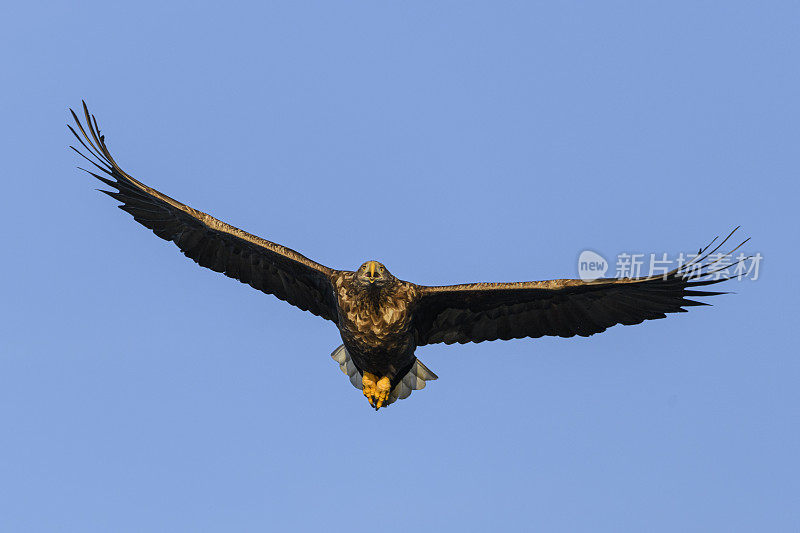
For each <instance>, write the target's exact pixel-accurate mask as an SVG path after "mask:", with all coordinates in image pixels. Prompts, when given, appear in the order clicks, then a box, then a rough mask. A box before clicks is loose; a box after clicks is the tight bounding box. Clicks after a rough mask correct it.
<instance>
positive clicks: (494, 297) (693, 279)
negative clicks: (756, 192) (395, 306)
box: [415, 228, 749, 346]
mask: <svg viewBox="0 0 800 533" xmlns="http://www.w3.org/2000/svg"><path fill="white" fill-rule="evenodd" d="M737 229H738V228H737ZM735 231H736V230H734V232H735ZM731 235H733V232H731ZM731 235H728V237H727V238H726V239H725V240H723V241H722V243H720V244H719V246H717V248H715V249H714V250H712V251H711V252H708V248H709V247H710V245H709V246H707V247H706V248H705V249H701V250H700V252H699V253H698V256H697V258H696V259H695V260H694V261H692V262H689V263H687V264H685V265H682V266H681V267H679V268H676V269H675V270H672V271H671V272H669V273H667V274H665V275H660V276H650V277H644V278H620V279H614V278H606V279H597V280H594V281H583V280H580V279H557V280H550V281H530V282H520V283H473V284H467V285H449V286H441V287H426V286H417V287H416V289H417V293H418V300H417V307H416V313H415V318H416V324H415V325H416V331H417V344H418V345H420V346H422V345H424V344H433V343H440V342H443V343H445V344H453V343H456V342H458V343H462V344H463V343H467V342H482V341H490V340H496V339H502V340H507V339H520V338H524V337H542V336H544V335H553V336H559V337H572V336H575V335H580V336H582V337H588V336H589V335H593V334H595V333H600V332H601V331H605V330H606V329H607V328H609V327H611V326H613V325H615V324H626V325H627V324H639V323H641V322H643V321H645V320H652V319H656V318H664V317H665V316H666V313H678V312H685V311H686V309H684V307H689V306H694V305H708V304H706V303H703V302H698V301H695V300H692V299H690V298H695V297H701V296H714V295H717V294H724V293H723V292H714V291H705V290H696V288H697V287H701V286H704V285H712V284H715V283H719V282H722V281H725V280H726V279H728V278H729V276H728V275H725V273H724V272H723V270H724V269H721V268H719V262H720V259H719V258H717V259H715V260H713V261H712V260H710V256H711V254H713V253H714V252H716V250H718V249H719V247H720V246H722V245H723V244H724V243H725V241H727V240H728V238H730V236H731ZM748 240H749V239H748ZM744 242H747V241H744ZM744 242H743V243H742V244H744ZM712 243H713V241H712ZM742 244H740V245H739V246H737V247H736V248H734V249H733V250H731V252H728V254H725V255H724V257H727V256H729V255H730V254H732V253H733V252H734V251H735V250H737V249H738V248H739V247H740V246H742ZM728 268H730V266H729V267H728ZM715 269H717V270H715Z"/></svg>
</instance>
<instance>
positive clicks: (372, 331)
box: [69, 103, 747, 409]
mask: <svg viewBox="0 0 800 533" xmlns="http://www.w3.org/2000/svg"><path fill="white" fill-rule="evenodd" d="M83 111H84V116H85V119H86V128H84V126H83V124H81V121H80V120H79V119H78V116H77V115H76V114H75V113H74V112H72V116H73V118H74V119H75V124H76V127H77V131H76V130H75V129H73V128H72V127H71V126H69V128H70V130H71V131H72V133H73V134H74V135H75V137H76V138H77V139H78V141H79V142H80V143H81V145H82V146H83V148H84V149H85V150H86V151H87V152H88V153H87V154H84V153H82V152H81V151H79V150H77V149H75V148H74V147H73V149H74V150H75V151H76V152H78V153H79V154H80V155H81V156H83V157H84V158H85V159H86V160H87V161H89V162H90V163H91V164H92V165H94V166H95V167H96V168H97V169H99V170H100V171H101V174H97V173H95V172H91V171H88V170H87V172H89V173H90V174H92V175H93V176H94V177H96V178H97V179H99V180H100V181H102V182H104V183H105V184H107V185H108V186H110V187H112V188H114V189H116V191H102V192H104V193H106V194H108V195H109V196H111V197H112V198H114V199H116V200H118V201H119V202H121V203H122V205H120V206H119V207H120V208H121V209H123V210H125V211H127V212H128V213H130V214H131V215H132V216H133V218H134V219H135V220H136V221H137V222H139V223H140V224H142V225H143V226H145V227H147V228H149V229H151V230H152V231H153V233H155V234H156V235H157V236H159V237H161V238H162V239H165V240H168V241H172V242H174V243H175V244H176V245H177V246H178V248H180V250H181V251H182V252H183V254H184V255H186V256H187V257H189V258H190V259H192V260H193V261H195V262H196V263H198V264H199V265H200V266H204V267H207V268H210V269H212V270H215V271H217V272H222V273H224V274H225V275H226V276H228V277H231V278H235V279H238V280H239V281H241V282H242V283H247V284H248V285H250V286H252V287H253V288H255V289H258V290H260V291H262V292H264V293H267V294H273V295H275V296H277V297H278V298H280V299H281V300H284V301H286V302H288V303H290V304H292V305H294V306H297V307H299V308H300V309H303V310H305V311H310V312H311V313H313V314H315V315H317V316H321V317H322V318H325V319H327V320H330V321H332V322H334V323H335V324H336V325H337V327H338V328H339V332H340V334H341V338H342V341H343V344H342V346H340V347H339V348H337V349H336V350H334V352H333V354H331V355H332V357H333V358H334V359H335V360H336V361H337V362H338V363H339V365H340V367H341V369H342V370H343V371H344V372H345V373H347V374H348V376H349V377H350V380H351V382H352V383H353V385H354V386H356V387H357V388H359V389H362V390H363V391H364V395H365V396H367V399H368V400H369V402H370V404H371V405H372V406H373V407H374V408H375V409H379V408H380V407H383V406H386V405H389V404H391V403H392V402H394V401H395V400H396V399H402V398H406V397H407V396H408V395H409V394H411V391H412V390H416V389H421V388H423V387H424V386H425V382H426V381H429V380H432V379H436V375H435V374H433V372H431V371H430V370H428V369H427V367H425V365H423V364H422V363H421V362H420V361H419V360H417V358H416V357H415V355H414V352H415V350H416V348H417V347H418V346H423V345H426V344H433V343H445V344H452V343H466V342H482V341H490V340H496V339H503V340H506V339H519V338H524V337H541V336H544V335H554V336H560V337H572V336H574V335H580V336H584V337H588V336H589V335H593V334H595V333H599V332H601V331H605V330H606V329H607V328H609V327H611V326H613V325H615V324H639V323H641V322H643V321H645V320H651V319H656V318H664V317H665V316H666V314H667V313H677V312H685V311H686V310H685V309H684V308H685V307H689V306H695V305H707V304H705V303H702V302H698V301H696V300H693V299H691V298H696V297H704V296H713V295H717V294H723V293H721V292H714V291H707V290H698V288H699V287H703V286H706V285H712V284H715V283H719V282H721V281H725V279H726V278H725V277H724V276H723V277H717V278H716V279H715V278H713V277H711V276H710V274H714V272H715V271H714V270H713V269H714V263H715V262H714V261H709V259H708V258H709V256H710V255H711V254H712V253H714V252H716V251H717V250H718V249H719V247H720V246H722V245H723V244H724V242H725V241H727V239H728V238H730V235H729V236H728V237H727V238H726V239H724V240H723V241H722V243H720V244H719V245H718V246H717V248H715V249H714V250H711V251H708V248H709V247H710V245H709V247H706V248H705V249H704V250H701V251H700V256H698V258H697V259H696V260H695V261H694V262H692V263H690V264H687V265H684V266H682V267H680V268H677V269H675V270H673V271H671V272H669V273H668V274H666V275H663V276H652V277H645V278H634V279H629V278H624V279H598V280H595V281H583V280H576V279H560V280H551V281H530V282H520V283H473V284H468V285H450V286H441V287H428V286H423V285H416V284H414V283H410V282H407V281H402V280H399V279H397V278H396V277H394V276H393V275H392V274H390V273H389V271H388V270H387V269H386V267H385V266H383V265H382V264H380V263H378V262H377V261H368V262H366V263H364V264H363V265H362V266H361V267H360V268H359V269H358V270H356V271H355V272H352V271H347V270H335V269H332V268H329V267H326V266H324V265H321V264H319V263H316V262H314V261H312V260H310V259H308V258H307V257H305V256H303V255H301V254H299V253H297V252H295V251H294V250H291V249H289V248H286V247H284V246H281V245H279V244H275V243H273V242H270V241H268V240H265V239H262V238H260V237H256V236H255V235H251V234H249V233H247V232H244V231H242V230H240V229H238V228H235V227H233V226H230V225H228V224H226V223H224V222H221V221H219V220H217V219H215V218H214V217H212V216H210V215H208V214H206V213H203V212H201V211H197V210H196V209H192V208H191V207H189V206H186V205H184V204H182V203H180V202H178V201H176V200H173V199H172V198H170V197H169V196H167V195H165V194H162V193H160V192H158V191H157V190H155V189H152V188H150V187H148V186H147V185H144V184H143V183H141V182H139V181H137V180H136V179H134V178H133V177H131V176H130V175H128V174H127V173H125V171H123V170H122V169H121V168H120V167H119V165H117V163H116V162H115V161H114V159H113V158H112V157H111V154H110V153H109V151H108V148H107V147H106V144H105V138H104V137H103V136H102V135H100V130H99V128H98V127H97V121H96V120H95V118H94V116H92V115H90V114H89V111H88V110H87V108H86V104H85V103H84V104H83ZM87 130H88V131H87ZM92 157H93V158H94V159H92ZM734 231H736V230H734ZM732 234H733V232H731V235H732ZM745 242H747V241H745ZM742 244H744V243H742ZM739 246H741V244H740V245H739ZM736 249H738V247H736V248H735V249H734V250H736ZM734 250H731V252H729V254H730V253H732V252H733V251H734Z"/></svg>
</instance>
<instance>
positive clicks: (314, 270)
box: [69, 103, 339, 322]
mask: <svg viewBox="0 0 800 533" xmlns="http://www.w3.org/2000/svg"><path fill="white" fill-rule="evenodd" d="M70 111H72V110H70ZM83 112H84V115H85V118H86V128H85V129H84V127H83V125H82V124H81V121H80V120H78V117H77V115H75V112H74V111H72V117H73V118H74V119H75V125H76V127H77V128H78V131H80V135H79V134H78V132H77V131H75V129H73V128H72V127H71V126H69V129H70V130H71V131H72V133H73V134H74V135H75V137H76V138H77V139H78V141H80V143H81V144H82V145H83V148H84V149H85V150H86V151H87V152H88V154H84V153H81V151H79V150H77V149H75V148H74V147H72V148H73V150H75V151H76V152H78V154H80V155H81V156H83V157H84V158H85V159H86V160H87V161H89V162H90V163H91V164H93V165H94V166H95V167H96V168H97V169H99V170H100V171H101V172H102V174H104V175H100V174H97V173H94V172H89V173H90V174H92V175H93V176H94V177H95V178H97V179H99V180H100V181H102V182H103V183H105V184H106V185H109V186H110V187H113V188H114V189H116V192H112V191H102V192H104V193H106V194H108V195H109V196H111V197H112V198H114V199H116V200H118V201H120V202H121V203H122V205H121V206H119V207H120V209H123V210H124V211H127V212H128V213H130V214H131V215H133V218H134V219H135V220H136V222H138V223H139V224H141V225H143V226H145V227H146V228H149V229H150V230H152V231H153V233H155V234H156V235H158V236H159V237H161V238H162V239H165V240H168V241H172V242H174V243H175V244H176V245H177V246H178V248H180V250H181V251H182V252H183V254H184V255H185V256H186V257H188V258H190V259H192V260H193V261H194V262H196V263H197V264H199V265H200V266H203V267H206V268H210V269H211V270H214V271H216V272H223V273H224V274H225V275H226V276H228V277H231V278H235V279H238V280H239V281H241V282H242V283H247V284H249V285H250V286H252V287H253V288H255V289H258V290H260V291H262V292H265V293H267V294H273V295H275V296H277V297H278V298H280V299H281V300H284V301H286V302H288V303H290V304H292V305H294V306H296V307H299V308H300V309H303V310H304V311H310V312H312V313H314V314H315V315H318V316H321V317H323V318H326V319H328V320H332V321H334V322H336V321H337V320H338V311H337V309H338V308H337V303H336V296H335V295H334V291H333V285H332V279H333V277H335V276H337V275H338V274H339V271H337V270H334V269H332V268H328V267H326V266H325V265H321V264H319V263H316V262H314V261H312V260H311V259H309V258H307V257H305V256H303V255H301V254H299V253H297V252H295V251H294V250H291V249H289V248H286V247H285V246H281V245H279V244H275V243H274V242H270V241H268V240H266V239H262V238H260V237H256V236H255V235H251V234H249V233H247V232H245V231H242V230H240V229H239V228H235V227H233V226H231V225H229V224H226V223H225V222H222V221H221V220H217V219H216V218H214V217H212V216H211V215H208V214H206V213H203V212H202V211H198V210H197V209H193V208H191V207H189V206H188V205H184V204H182V203H180V202H178V201H177V200H174V199H172V198H170V197H169V196H167V195H166V194H163V193H161V192H159V191H157V190H155V189H153V188H152V187H148V186H147V185H145V184H144V183H142V182H140V181H138V180H136V179H134V178H133V177H132V176H130V175H129V174H128V173H126V172H125V171H124V170H122V169H121V168H120V166H119V165H118V164H117V162H116V161H114V158H113V157H111V153H110V152H109V151H108V148H107V147H106V142H105V138H104V136H103V135H100V129H99V128H98V127H97V121H96V120H95V118H94V116H93V115H90V114H89V111H88V109H87V108H86V103H84V104H83ZM86 130H88V134H87V131H86ZM91 156H94V158H95V160H92V159H90V157H91ZM87 172H88V171H87Z"/></svg>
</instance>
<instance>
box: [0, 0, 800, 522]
mask: <svg viewBox="0 0 800 533" xmlns="http://www.w3.org/2000/svg"><path fill="white" fill-rule="evenodd" d="M798 20H800V6H798V3H797V2H768V3H761V4H757V3H752V2H719V3H711V2H669V3H664V2H585V3H574V2H573V3H565V2H541V3H535V2H481V3H477V2H402V3H401V2H326V3H298V2H281V3H275V2H264V3H262V2H259V3H257V4H256V3H253V4H235V3H234V4H230V5H225V6H224V7H223V6H222V4H217V3H214V4H205V5H203V4H202V3H197V2H185V3H173V2H139V3H128V5H127V6H126V7H119V6H114V5H113V4H109V3H107V2H93V3H91V4H90V3H81V4H80V5H76V4H75V3H73V2H54V3H45V4H37V5H34V4H33V3H19V2H18V3H16V4H15V5H14V6H11V7H7V8H6V9H5V13H4V21H3V22H2V25H3V31H2V32H0V40H1V41H2V42H1V43H0V44H2V47H1V48H0V50H2V52H0V54H2V71H3V78H4V81H3V83H2V86H0V93H1V94H2V102H3V118H4V121H5V128H4V129H5V132H6V133H5V135H4V136H3V139H4V140H3V143H2V144H3V167H4V169H3V174H4V176H5V179H4V180H3V194H2V195H1V196H0V217H2V228H3V230H2V235H3V244H4V246H3V250H4V251H3V254H2V257H3V261H2V263H3V266H2V272H3V276H2V277H3V282H2V295H3V301H4V304H3V305H2V306H0V324H2V325H0V329H2V335H0V425H1V427H2V436H1V437H0V530H2V531H14V532H17V531H78V532H94V531H98V532H107V531H120V532H123V531H132V532H133V531H136V532H138V531H148V532H160V531H164V532H174V531H197V532H199V531H203V532H205V531H269V530H273V531H274V530H277V529H274V528H280V529H282V530H297V531H308V530H313V529H315V528H316V530H325V531H345V530H348V531H359V530H365V531H366V530H369V529H376V530H380V531H384V532H393V531H409V530H411V529H416V530H421V531H426V530H437V531H443V530H458V531H486V530H487V528H493V527H497V528H501V527H502V528H506V529H508V530H511V531H515V530H517V531H519V530H529V531H533V530H538V531H593V532H596V531H797V530H798V529H800V506H799V505H798V498H800V481H799V480H800V471H799V470H800V469H799V468H798V466H799V460H798V449H800V435H799V433H798V427H799V426H798V423H800V392H799V391H798V383H799V380H798V378H799V377H800V355H798V350H797V346H796V342H795V340H794V333H795V332H796V328H797V324H798V307H797V303H796V298H797V296H798V281H797V279H798V278H797V266H798V264H800V253H798V249H797V231H798V223H797V198H798V192H800V191H799V189H800V187H798V178H800V164H799V162H798V143H799V142H800V127H799V126H798V124H799V123H800V121H799V119H800V113H798V111H800V105H799V104H798V94H800V77H799V75H798V65H800V53H799V52H800V37H798V35H800V27H799V26H798ZM82 98H85V99H86V100H87V102H88V103H89V104H90V106H91V109H92V111H93V112H94V113H95V114H96V115H97V117H98V120H99V122H100V125H101V128H103V131H104V133H105V134H106V136H107V139H108V142H109V145H110V147H111V149H112V151H113V152H114V155H115V156H116V159H117V160H118V161H119V162H120V163H121V164H122V166H123V167H124V168H126V169H127V170H128V171H130V172H131V173H132V174H133V175H134V176H136V177H138V178H139V179H141V180H143V181H145V182H146V183H148V184H150V185H152V186H155V187H156V188H158V189H160V190H161V191H163V192H165V193H167V194H169V195H171V196H173V197H176V198H177V199H179V200H181V201H183V202H185V203H188V204H190V205H192V206H194V207H196V208H199V209H202V210H204V211H208V212H211V213H213V214H214V215H215V216H217V217H218V218H221V219H223V220H225V221H227V222H230V223H232V224H234V225H236V226H239V227H241V228H244V229H246V230H248V231H250V232H252V233H256V234H258V235H261V236H264V237H266V238H269V239H271V240H274V241H277V242H279V243H283V244H286V245H288V246H291V247H293V248H296V249H297V250H299V251H301V252H302V253H304V254H306V255H308V256H310V257H312V258H314V259H316V260H318V261H320V262H322V263H325V264H327V265H330V266H332V267H336V268H355V267H357V266H358V265H359V264H360V263H361V262H362V261H364V260H366V259H373V258H374V259H379V260H381V261H382V262H384V263H385V264H386V265H387V266H388V267H389V269H390V270H391V271H392V272H393V273H394V274H396V275H397V276H399V277H401V278H403V279H407V280H411V281H415V282H419V283H424V284H441V283H455V282H470V281H481V280H497V281H500V280H503V281H513V280H529V279H549V278H560V277H577V265H576V262H577V257H578V254H579V253H580V252H581V251H582V250H584V249H587V248H588V249H592V250H595V251H598V252H600V253H603V254H609V255H613V254H615V253H617V252H619V251H628V252H631V251H638V252H669V253H675V252H679V251H691V250H693V249H695V248H697V247H699V246H700V245H702V244H704V243H705V242H706V241H707V240H709V239H710V238H711V237H713V236H714V235H716V234H718V233H722V232H725V231H727V230H729V229H730V228H732V227H733V226H735V225H737V224H741V225H742V226H743V230H744V233H745V234H746V235H748V236H751V237H752V238H753V240H752V242H751V243H750V244H748V250H749V251H751V252H760V253H761V254H762V255H763V256H764V262H763V264H762V269H761V279H759V280H758V281H755V282H747V283H745V282H742V283H731V284H729V286H728V288H729V289H730V290H734V291H736V292H737V294H736V295H728V296H723V297H717V298H716V299H715V300H714V304H715V305H714V306H713V307H706V308H701V309H692V311H691V312H690V313H688V314H682V315H680V316H675V315H673V316H670V317H669V318H668V319H667V320H659V321H655V322H650V323H647V324H644V325H640V326H632V327H622V326H618V327H615V328H613V329H611V330H610V331H607V332H606V333H604V334H602V335H597V336H594V337H591V338H588V339H582V338H579V339H558V338H555V339H553V338H549V339H539V340H520V341H512V342H505V343H503V342H497V343H484V344H479V345H467V346H450V347H447V346H431V347H425V348H421V349H419V351H418V356H419V357H420V359H422V360H423V361H424V362H425V363H426V364H427V365H428V366H429V367H430V368H431V369H432V370H434V371H435V372H437V373H438V374H439V376H440V379H439V381H437V382H435V383H433V384H431V385H430V386H429V387H428V388H427V389H426V390H424V391H421V392H417V393H414V394H413V395H412V397H411V398H410V399H408V400H405V401H402V402H398V403H397V404H395V405H393V406H391V407H390V408H389V409H386V410H382V411H381V412H379V413H375V412H374V411H373V410H371V409H370V408H369V407H368V405H367V402H366V401H365V399H364V398H363V396H361V395H360V393H359V391H357V390H355V389H354V388H352V387H351V386H350V384H349V383H348V381H347V379H346V377H345V376H344V375H343V374H342V373H341V372H340V371H339V369H338V367H337V365H336V364H335V363H334V362H333V361H332V360H331V359H330V357H329V354H330V352H331V350H332V349H333V348H334V347H336V346H337V345H338V344H339V343H340V339H339V337H338V334H337V332H336V329H335V327H334V326H333V325H332V324H330V323H326V322H325V321H323V320H321V319H319V318H316V317H314V316H311V315H309V314H306V313H303V312H301V311H299V310H297V309H294V308H292V307H290V306H288V305H286V304H284V303H282V302H279V301H278V300H276V299H274V298H272V297H269V296H266V295H264V294H261V293H259V292H256V291H254V290H252V289H250V288H249V287H247V286H244V285H242V284H239V283H237V282H235V281H232V280H230V279H228V278H225V277H224V276H222V275H219V274H216V273H214V272H211V271H209V270H204V269H201V268H198V267H197V266H196V265H194V264H193V263H191V262H190V261H188V260H187V259H186V258H184V257H183V256H182V255H181V254H180V253H178V252H177V251H176V249H175V248H174V247H172V246H171V245H169V244H168V243H166V242H164V241H161V240H160V239H157V238H156V237H154V236H153V235H152V234H150V233H149V232H148V231H146V230H145V229H143V228H142V227H140V226H138V225H137V224H136V223H135V222H134V221H133V220H132V219H131V218H130V217H129V216H128V215H127V214H125V213H123V212H122V211H119V210H117V209H116V208H115V207H114V205H115V204H114V202H113V201H111V200H110V199H109V198H107V197H105V196H102V195H100V194H99V193H97V192H95V191H94V190H93V189H94V188H96V187H98V186H99V184H98V183H96V182H94V180H92V179H91V178H89V177H88V176H86V175H84V174H83V173H81V172H79V171H78V170H76V169H75V166H76V165H77V164H78V158H77V156H76V155H75V154H73V153H72V152H71V151H68V150H67V145H68V144H70V143H71V138H70V135H69V133H68V131H67V129H66V127H65V126H64V124H65V123H66V122H67V120H68V113H67V108H68V107H69V106H72V107H75V106H78V105H80V101H81V99H82Z"/></svg>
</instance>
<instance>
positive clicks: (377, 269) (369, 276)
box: [356, 261, 395, 288]
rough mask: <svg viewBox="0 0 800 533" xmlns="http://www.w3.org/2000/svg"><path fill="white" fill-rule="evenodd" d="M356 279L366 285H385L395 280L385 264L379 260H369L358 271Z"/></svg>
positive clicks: (375, 286) (376, 286)
mask: <svg viewBox="0 0 800 533" xmlns="http://www.w3.org/2000/svg"><path fill="white" fill-rule="evenodd" d="M356 279H357V280H358V282H359V283H360V284H361V285H362V286H365V287H374V288H378V287H384V286H386V285H388V284H390V283H391V282H393V281H394V279H395V278H394V276H392V275H391V274H390V273H389V271H388V270H387V269H386V267H385V266H383V265H382V264H380V263H379V262H377V261H367V262H366V263H364V264H363V265H361V266H360V267H358V270H357V271H356Z"/></svg>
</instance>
